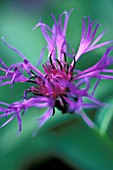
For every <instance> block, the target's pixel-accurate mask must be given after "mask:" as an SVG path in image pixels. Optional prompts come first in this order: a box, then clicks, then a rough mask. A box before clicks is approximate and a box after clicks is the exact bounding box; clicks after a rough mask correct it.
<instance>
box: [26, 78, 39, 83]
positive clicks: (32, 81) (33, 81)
mask: <svg viewBox="0 0 113 170" xmlns="http://www.w3.org/2000/svg"><path fill="white" fill-rule="evenodd" d="M31 78H34V77H30V79H31ZM30 79H29V80H27V82H30V83H35V84H37V82H36V81H35V80H30Z"/></svg>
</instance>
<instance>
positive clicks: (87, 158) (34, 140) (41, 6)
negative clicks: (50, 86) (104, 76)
mask: <svg viewBox="0 0 113 170" xmlns="http://www.w3.org/2000/svg"><path fill="white" fill-rule="evenodd" d="M72 8H74V11H73V12H72V15H71V17H70V20H69V25H68V30H67V40H68V42H69V44H70V48H71V49H72V48H74V49H75V51H76V50H77V48H78V45H79V42H80V36H81V26H82V18H83V17H84V16H88V15H90V17H91V19H92V20H95V19H96V20H99V23H101V24H102V26H101V27H100V28H99V31H98V33H97V34H98V35H99V32H102V31H103V30H105V29H108V32H107V33H106V35H105V36H104V37H103V39H102V41H106V40H112V39H113V0H107V1H106V0H95V1H94V0H32V1H31V0H19V1H18V0H6V1H4V0H0V37H2V36H4V37H5V38H6V40H7V42H9V43H10V44H12V45H13V46H15V47H16V48H18V49H19V50H20V51H22V52H23V53H24V54H25V55H26V57H27V58H28V59H29V61H31V62H32V63H33V64H34V65H35V64H36V63H37V61H38V58H39V55H40V52H41V49H42V48H43V46H45V45H46V42H45V40H44V38H43V36H42V34H41V32H40V29H37V30H35V31H32V28H33V27H34V26H35V24H36V23H37V22H38V21H39V18H40V17H41V18H42V20H43V21H44V22H46V23H47V24H48V25H50V26H51V25H52V19H51V15H50V14H51V13H54V14H55V16H56V18H58V16H59V14H60V13H62V12H63V11H65V10H67V11H69V10H70V9H72ZM105 50H106V47H103V48H102V49H98V50H95V51H92V52H90V53H87V54H86V55H84V56H83V57H82V58H81V59H80V60H79V61H78V63H77V67H78V68H79V69H85V68H87V67H89V66H91V65H93V64H94V63H95V62H96V61H98V60H99V58H100V57H101V56H102V54H103V53H104V52H105ZM0 57H1V58H2V59H3V61H4V62H5V63H6V64H7V65H10V64H12V63H14V62H18V61H21V58H20V57H19V56H18V55H17V54H15V53H14V52H13V51H11V50H10V49H8V48H7V47H6V46H5V45H4V44H3V42H2V40H0ZM44 60H46V54H45V59H44ZM43 62H44V61H43ZM39 68H40V69H41V67H39ZM92 83H93V81H92ZM27 87H28V85H27V84H24V85H22V84H20V83H17V84H15V86H14V87H13V88H10V87H9V86H5V87H0V100H2V101H4V102H8V103H12V102H14V101H16V100H20V97H21V96H22V95H23V91H24V90H25V89H26V88H27ZM95 95H96V97H97V98H98V99H99V100H101V101H104V102H108V103H113V81H102V82H101V83H100V84H99V86H98V89H97V90H96V94H95ZM44 111H45V110H44V109H35V108H31V109H29V110H28V111H27V113H26V114H25V115H24V117H23V119H22V120H23V129H22V132H21V134H20V136H19V137H17V135H16V134H17V129H18V125H17V120H16V119H15V120H14V121H12V122H11V123H10V124H8V125H7V126H6V127H4V128H3V129H0V170H37V169H39V170H40V169H47V168H48V169H62V168H64V169H67V170H68V169H69V170H113V118H112V117H113V109H112V108H99V109H97V110H86V112H87V114H88V115H89V116H90V117H91V119H93V120H94V122H95V123H96V124H97V127H98V129H97V130H94V129H90V128H89V127H87V125H86V124H85V123H84V122H83V120H82V119H81V118H79V117H77V116H75V115H69V114H66V115H62V114H61V113H60V111H57V112H56V114H55V116H53V117H52V118H51V119H50V120H48V122H47V123H46V124H45V125H44V126H43V127H42V128H41V129H40V130H39V132H38V134H37V135H36V136H35V137H32V134H33V132H34V131H35V130H36V127H37V122H36V117H37V116H40V115H41V114H42V113H43V112H44ZM2 121H5V119H4V120H0V123H2Z"/></svg>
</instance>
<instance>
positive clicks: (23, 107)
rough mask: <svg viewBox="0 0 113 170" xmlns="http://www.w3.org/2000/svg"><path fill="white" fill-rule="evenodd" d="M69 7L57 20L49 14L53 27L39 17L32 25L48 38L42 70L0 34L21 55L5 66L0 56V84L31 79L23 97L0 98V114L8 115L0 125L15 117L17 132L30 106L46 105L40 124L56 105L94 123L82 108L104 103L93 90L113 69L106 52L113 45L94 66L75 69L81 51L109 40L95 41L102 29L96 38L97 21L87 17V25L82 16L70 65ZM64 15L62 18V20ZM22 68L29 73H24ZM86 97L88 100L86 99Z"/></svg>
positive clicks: (98, 46) (1, 115) (56, 107)
mask: <svg viewBox="0 0 113 170" xmlns="http://www.w3.org/2000/svg"><path fill="white" fill-rule="evenodd" d="M71 11H72V10H71ZM71 11H70V12H64V13H62V14H61V15H60V16H59V19H58V22H57V21H56V18H55V16H54V15H53V14H52V19H53V21H54V24H53V27H52V29H51V28H50V27H49V26H48V25H46V24H44V23H43V22H41V21H40V22H39V23H38V24H37V25H36V26H35V27H34V29H36V28H37V27H40V28H41V31H42V34H43V36H44V38H45V40H46V41H47V49H48V59H47V61H46V63H45V64H43V65H42V66H43V70H44V72H43V73H42V72H41V71H40V70H38V69H37V68H36V67H34V66H33V65H32V64H31V63H30V62H29V61H28V60H27V58H26V57H25V56H24V55H23V54H22V53H21V52H20V51H19V50H17V49H16V48H14V47H13V46H11V45H10V44H8V43H7V42H6V41H5V39H4V38H2V40H3V42H4V43H5V44H6V46H8V47H9V48H11V49H12V50H13V51H15V52H16V53H18V54H19V55H20V57H21V58H22V59H23V62H21V63H15V64H13V65H11V66H10V67H7V66H6V65H5V63H4V62H3V61H2V60H0V64H1V66H0V71H1V72H3V73H4V75H3V76H1V77H0V86H5V85H7V84H9V85H11V87H12V86H13V85H14V84H15V83H16V82H21V83H25V82H27V83H29V82H30V83H32V86H30V87H29V89H26V90H25V91H24V93H23V100H21V101H20V102H19V101H16V102H14V103H12V104H7V103H5V102H0V112H1V114H0V118H3V117H7V121H6V122H5V123H3V124H2V125H1V128H2V127H3V126H5V125H6V124H8V123H9V122H11V121H12V120H13V119H14V118H17V121H18V125H19V130H18V132H20V131H21V129H22V116H23V115H24V113H25V112H26V111H27V109H28V108H30V107H37V108H47V111H46V112H45V113H44V114H43V115H42V116H41V117H40V118H38V126H39V127H41V126H42V125H43V124H44V123H45V122H46V121H47V120H48V119H49V118H50V117H51V116H53V115H54V114H55V110H56V109H59V110H60V111H61V112H62V113H63V114H65V113H71V114H79V115H80V116H81V117H82V118H83V120H84V121H85V122H86V123H87V124H88V125H89V126H90V127H94V126H95V125H94V123H93V122H92V121H91V120H90V119H89V117H88V116H87V115H86V114H85V112H84V108H98V107H99V106H105V105H106V104H104V103H101V102H100V101H98V100H97V99H96V98H95V97H94V92H95V90H96V88H97V86H98V83H99V82H100V80H101V79H104V80H106V79H113V75H112V73H113V70H112V69H108V68H107V67H108V66H110V65H111V64H113V58H112V57H110V56H109V53H110V51H111V50H112V49H113V47H109V48H108V49H107V50H106V52H105V54H104V55H103V56H102V58H101V59H100V60H99V61H98V62H97V63H96V64H95V65H94V66H92V67H90V68H88V69H86V70H83V71H81V70H76V68H75V67H76V62H77V60H78V59H79V57H80V56H82V55H83V54H84V53H87V52H89V51H91V50H94V49H96V48H100V47H102V46H105V45H107V44H110V43H112V41H107V42H103V43H100V44H97V43H98V41H99V40H100V39H101V38H102V36H103V35H104V34H105V31H104V32H102V33H101V34H100V35H99V36H98V37H97V38H96V39H95V35H96V32H97V29H98V27H99V26H100V24H97V25H96V26H95V27H94V24H95V22H97V21H94V22H91V21H90V17H88V27H87V29H86V24H85V18H83V25H82V37H81V41H80V46H79V48H78V51H77V53H76V55H73V58H72V63H71V64H70V65H69V64H68V61H67V47H68V42H67V40H66V29H67V24H68V19H69V16H70V14H71ZM63 15H64V16H65V18H64V22H63V23H62V16H63ZM94 39H95V40H94ZM43 54H44V51H43V50H42V53H41V57H43ZM24 72H26V73H27V74H28V76H27V77H26V76H25V75H24ZM92 78H95V79H97V82H96V83H95V84H94V85H93V91H92V92H91V83H90V80H91V79H92ZM82 85H84V86H82ZM83 87H84V88H83ZM86 98H87V99H88V101H89V102H86V101H85V99H86Z"/></svg>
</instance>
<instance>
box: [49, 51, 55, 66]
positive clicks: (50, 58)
mask: <svg viewBox="0 0 113 170" xmlns="http://www.w3.org/2000/svg"><path fill="white" fill-rule="evenodd" d="M49 60H50V63H51V66H52V68H53V69H55V66H54V64H53V61H52V53H51V54H50V56H49Z"/></svg>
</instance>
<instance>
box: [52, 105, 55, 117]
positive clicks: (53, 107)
mask: <svg viewBox="0 0 113 170" xmlns="http://www.w3.org/2000/svg"><path fill="white" fill-rule="evenodd" d="M54 114H55V108H54V107H53V114H52V116H54Z"/></svg>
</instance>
